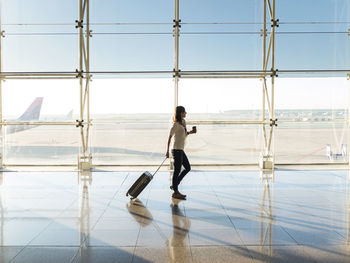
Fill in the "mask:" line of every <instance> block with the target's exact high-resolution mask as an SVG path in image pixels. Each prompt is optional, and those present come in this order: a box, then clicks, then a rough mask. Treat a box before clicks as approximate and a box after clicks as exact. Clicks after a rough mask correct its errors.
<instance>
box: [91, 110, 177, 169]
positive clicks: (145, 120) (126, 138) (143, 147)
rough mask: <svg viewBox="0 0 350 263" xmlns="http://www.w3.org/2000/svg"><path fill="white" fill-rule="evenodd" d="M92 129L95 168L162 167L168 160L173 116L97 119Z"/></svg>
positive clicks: (131, 116)
mask: <svg viewBox="0 0 350 263" xmlns="http://www.w3.org/2000/svg"><path fill="white" fill-rule="evenodd" d="M95 118H98V119H95V120H94V125H93V126H92V148H91V151H92V154H93V163H94V164H112V165H148V164H153V165H157V164H160V163H161V161H162V159H163V158H164V157H165V151H166V143H167V137H168V134H169V129H170V120H171V113H168V114H160V113H154V114H118V115H112V114H108V115H105V119H103V117H102V116H95Z"/></svg>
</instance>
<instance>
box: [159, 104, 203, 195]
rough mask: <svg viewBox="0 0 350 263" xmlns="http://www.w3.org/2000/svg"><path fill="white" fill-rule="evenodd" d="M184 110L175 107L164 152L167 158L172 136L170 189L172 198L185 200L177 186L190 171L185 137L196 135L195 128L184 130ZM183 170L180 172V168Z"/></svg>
mask: <svg viewBox="0 0 350 263" xmlns="http://www.w3.org/2000/svg"><path fill="white" fill-rule="evenodd" d="M186 114H187V113H186V110H185V108H184V107H182V106H177V107H176V108H175V114H174V117H173V126H172V127H171V130H170V133H169V139H168V145H167V151H166V154H165V155H166V157H167V158H169V146H170V142H171V138H172V137H173V136H174V144H173V149H172V150H171V154H172V155H173V158H174V174H173V180H172V186H170V189H172V190H174V193H173V198H177V199H186V195H183V194H181V193H180V192H179V189H178V187H179V184H180V182H181V181H182V179H183V178H184V177H185V175H186V174H187V173H188V172H189V171H190V170H191V165H190V162H189V161H188V159H187V156H186V154H185V152H184V148H185V140H186V137H187V135H189V134H192V133H196V128H195V127H193V129H192V131H189V132H188V131H187V129H186V121H185V118H186ZM182 166H183V167H184V168H185V169H184V170H182V172H181V167H182Z"/></svg>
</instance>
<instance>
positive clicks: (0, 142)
mask: <svg viewBox="0 0 350 263" xmlns="http://www.w3.org/2000/svg"><path fill="white" fill-rule="evenodd" d="M1 17H2V2H1V1H0V73H2V39H3V38H4V37H5V31H3V29H2V20H1ZM3 80H4V79H3V78H2V77H0V123H3V117H2V82H3ZM2 128H3V126H2V125H0V147H1V148H0V149H1V153H0V169H2V168H3V154H4V146H5V145H4V143H5V142H4V132H3V129H2Z"/></svg>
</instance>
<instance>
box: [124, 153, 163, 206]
mask: <svg viewBox="0 0 350 263" xmlns="http://www.w3.org/2000/svg"><path fill="white" fill-rule="evenodd" d="M166 159H167V158H165V159H164V161H163V162H162V163H161V165H159V167H158V169H157V171H155V172H154V174H153V175H152V174H151V173H150V172H148V171H146V172H144V173H142V174H141V176H140V177H139V178H138V179H137V180H136V182H135V183H134V184H133V185H132V186H131V187H130V189H129V190H128V191H127V192H126V196H128V195H130V196H131V197H130V199H131V200H132V199H135V198H136V197H137V196H138V195H139V194H140V193H141V192H142V191H143V189H145V188H146V186H147V185H148V184H149V182H150V181H152V179H153V176H154V175H155V174H156V173H157V172H158V170H159V169H160V167H161V166H162V165H163V163H164V162H165V160H166Z"/></svg>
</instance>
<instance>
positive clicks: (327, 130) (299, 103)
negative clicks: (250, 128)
mask: <svg viewBox="0 0 350 263" xmlns="http://www.w3.org/2000/svg"><path fill="white" fill-rule="evenodd" d="M348 85H349V82H348V80H346V78H278V79H277V80H276V92H275V95H276V118H278V120H279V121H278V127H277V129H276V130H275V145H276V147H275V156H276V162H277V163H327V162H346V155H347V147H348V146H347V140H348V128H347V124H346V122H347V119H348V105H349V86H348ZM331 152H332V154H331Z"/></svg>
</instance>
